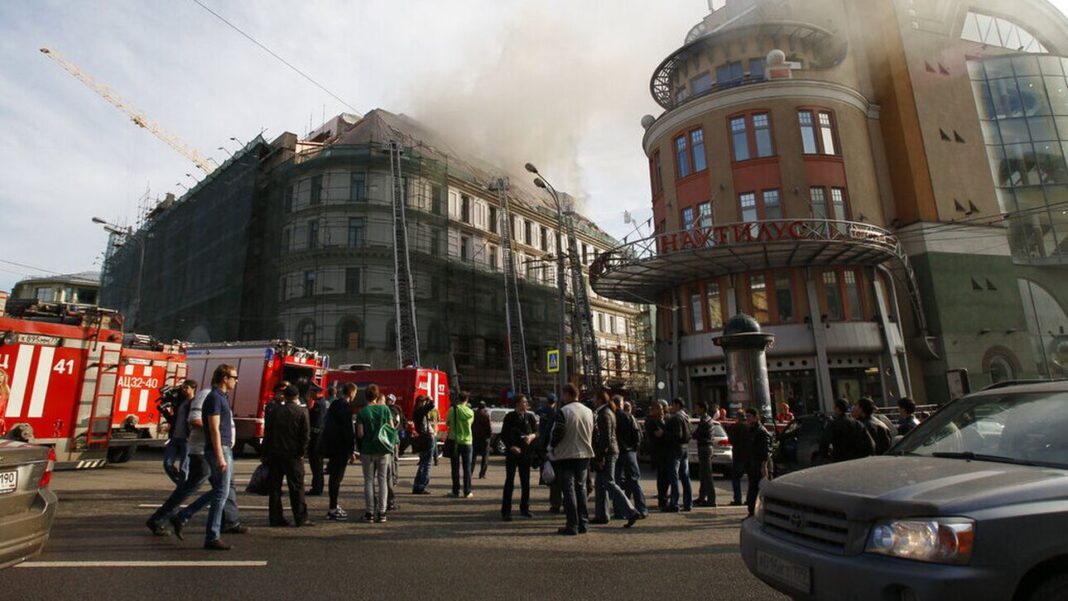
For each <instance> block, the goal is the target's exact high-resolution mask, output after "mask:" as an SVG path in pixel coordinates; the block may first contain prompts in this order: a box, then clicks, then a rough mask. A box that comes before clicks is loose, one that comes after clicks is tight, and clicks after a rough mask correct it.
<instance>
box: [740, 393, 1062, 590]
mask: <svg viewBox="0 0 1068 601" xmlns="http://www.w3.org/2000/svg"><path fill="white" fill-rule="evenodd" d="M1066 433H1068V382H1050V383H1045V384H1028V385H1022V386H1010V387H1005V388H998V389H993V390H986V391H982V392H978V393H975V394H971V395H968V396H965V397H962V398H960V399H958V400H956V401H953V402H951V403H949V404H947V405H946V406H945V407H943V408H942V410H940V411H939V412H938V413H936V414H935V415H933V416H932V417H930V418H929V419H927V420H926V421H924V422H923V423H921V424H920V425H919V426H917V427H916V428H915V429H914V430H913V431H912V432H910V433H909V434H907V435H906V436H905V437H904V438H902V439H901V440H900V441H899V442H898V443H897V444H895V445H894V446H893V447H891V448H890V450H889V451H888V453H887V455H884V456H881V457H868V458H865V459H858V460H854V461H846V462H842V463H835V464H831V465H823V466H817V467H812V468H809V469H806V470H802V471H799V472H795V473H792V474H789V475H786V476H784V477H782V478H779V479H776V480H773V481H770V482H766V483H765V484H764V485H763V486H762V487H761V491H760V496H759V499H758V501H757V507H756V515H755V516H754V518H752V519H748V520H746V521H745V522H744V523H743V524H742V532H741V548H742V556H743V558H744V559H745V562H746V565H747V567H748V568H749V570H750V571H751V572H753V573H754V574H755V575H756V576H757V577H759V578H760V579H761V580H763V581H764V582H765V583H767V584H769V585H771V586H772V587H774V588H776V589H778V590H780V591H782V592H784V593H786V594H788V595H790V596H792V597H794V598H798V599H816V598H818V599H913V600H916V601H922V600H925V599H1013V600H1027V601H1052V600H1054V599H1068V538H1066V537H1065V536H1064V533H1065V532H1066V531H1068V434H1066Z"/></svg>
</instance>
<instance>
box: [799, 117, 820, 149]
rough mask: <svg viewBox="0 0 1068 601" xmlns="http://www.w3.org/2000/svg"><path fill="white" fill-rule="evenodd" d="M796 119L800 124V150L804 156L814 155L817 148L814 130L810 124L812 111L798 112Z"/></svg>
mask: <svg viewBox="0 0 1068 601" xmlns="http://www.w3.org/2000/svg"><path fill="white" fill-rule="evenodd" d="M797 118H798V120H799V121H800V122H801V148H802V151H803V152H804V153H805V154H816V153H817V152H819V148H818V147H817V146H816V128H815V126H814V125H813V123H812V111H798V112H797Z"/></svg>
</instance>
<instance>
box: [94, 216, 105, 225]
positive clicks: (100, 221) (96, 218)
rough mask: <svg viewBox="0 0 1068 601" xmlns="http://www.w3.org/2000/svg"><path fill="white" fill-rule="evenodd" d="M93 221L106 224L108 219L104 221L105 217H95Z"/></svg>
mask: <svg viewBox="0 0 1068 601" xmlns="http://www.w3.org/2000/svg"><path fill="white" fill-rule="evenodd" d="M93 223H105V224H106V223H107V221H104V220H103V219H101V218H99V217H93Z"/></svg>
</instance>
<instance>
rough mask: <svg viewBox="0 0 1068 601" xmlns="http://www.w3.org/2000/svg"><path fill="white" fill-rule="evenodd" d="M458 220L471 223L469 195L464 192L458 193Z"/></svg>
mask: <svg viewBox="0 0 1068 601" xmlns="http://www.w3.org/2000/svg"><path fill="white" fill-rule="evenodd" d="M460 220H461V221H463V222H464V223H471V197H470V196H468V195H466V194H461V195H460Z"/></svg>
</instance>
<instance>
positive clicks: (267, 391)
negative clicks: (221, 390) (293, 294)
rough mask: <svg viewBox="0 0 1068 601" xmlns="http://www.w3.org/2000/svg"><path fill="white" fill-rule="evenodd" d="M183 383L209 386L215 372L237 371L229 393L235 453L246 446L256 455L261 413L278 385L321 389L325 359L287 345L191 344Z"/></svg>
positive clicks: (277, 342) (275, 342)
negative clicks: (228, 367) (218, 369)
mask: <svg viewBox="0 0 1068 601" xmlns="http://www.w3.org/2000/svg"><path fill="white" fill-rule="evenodd" d="M187 354H188V361H189V371H188V377H189V378H191V379H194V380H197V381H198V382H199V383H200V385H201V386H202V387H209V386H211V376H212V374H213V373H214V371H215V368H216V367H218V366H219V365H222V364H227V365H232V366H234V367H236V368H237V373H238V376H240V377H239V378H238V381H237V388H236V389H234V391H233V392H231V393H230V403H231V406H232V407H233V412H234V426H235V429H236V432H235V434H236V438H235V440H234V450H235V452H236V451H239V450H240V449H241V447H242V446H243V445H246V444H247V445H249V446H251V447H252V448H253V450H254V451H256V452H257V453H259V450H260V443H261V442H262V441H263V410H264V408H265V407H266V406H267V403H269V402H270V401H271V397H272V396H273V395H274V389H275V387H276V386H278V384H279V383H281V382H282V381H288V382H290V383H291V384H293V385H295V386H297V387H298V388H301V387H303V389H302V390H301V393H304V392H306V390H307V388H308V387H310V385H311V384H315V385H316V386H320V387H325V383H324V377H325V373H326V369H327V367H328V366H329V362H330V358H329V357H328V356H327V355H322V354H319V353H317V352H315V351H310V350H307V349H303V348H300V347H297V346H295V345H293V343H292V342H290V341H288V340H263V341H252V342H220V343H207V344H191V345H189V348H188V349H187Z"/></svg>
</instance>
